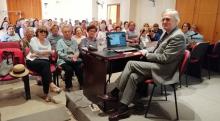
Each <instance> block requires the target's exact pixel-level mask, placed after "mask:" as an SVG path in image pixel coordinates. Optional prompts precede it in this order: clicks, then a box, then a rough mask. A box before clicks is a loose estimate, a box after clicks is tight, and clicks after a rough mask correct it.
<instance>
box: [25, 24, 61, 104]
mask: <svg viewBox="0 0 220 121" xmlns="http://www.w3.org/2000/svg"><path fill="white" fill-rule="evenodd" d="M47 35H48V31H47V28H46V27H45V26H40V27H39V28H38V29H37V30H36V37H33V38H32V39H31V42H30V52H29V54H28V55H27V57H26V58H27V60H26V64H27V67H28V68H29V69H30V70H33V71H35V72H37V73H38V74H39V75H40V76H41V77H42V83H43V92H44V96H43V98H44V100H45V101H46V102H50V101H53V99H52V98H51V97H50V95H49V89H50V90H51V91H54V92H57V93H59V92H61V89H60V88H59V87H57V86H56V85H55V84H54V83H53V82H52V77H51V71H50V61H49V56H50V54H51V52H52V51H51V45H50V42H49V41H48V40H47V39H46V38H47Z"/></svg>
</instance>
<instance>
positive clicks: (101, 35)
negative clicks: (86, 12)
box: [96, 23, 108, 51]
mask: <svg viewBox="0 0 220 121" xmlns="http://www.w3.org/2000/svg"><path fill="white" fill-rule="evenodd" d="M107 32H108V28H107V26H106V25H105V24H104V23H102V24H100V26H99V32H98V35H97V37H96V39H97V42H98V50H100V51H102V50H103V49H104V48H106V46H107V42H106V33H107Z"/></svg>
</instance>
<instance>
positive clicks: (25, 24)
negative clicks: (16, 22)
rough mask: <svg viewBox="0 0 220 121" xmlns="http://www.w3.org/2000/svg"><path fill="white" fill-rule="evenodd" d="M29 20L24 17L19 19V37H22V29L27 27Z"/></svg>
mask: <svg viewBox="0 0 220 121" xmlns="http://www.w3.org/2000/svg"><path fill="white" fill-rule="evenodd" d="M29 24H30V23H29V20H28V19H24V20H21V28H20V29H19V35H20V37H21V38H23V37H24V31H25V29H26V28H27V27H29Z"/></svg>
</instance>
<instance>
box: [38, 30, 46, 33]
mask: <svg viewBox="0 0 220 121" xmlns="http://www.w3.org/2000/svg"><path fill="white" fill-rule="evenodd" d="M39 32H40V33H47V31H45V30H40V31H39Z"/></svg>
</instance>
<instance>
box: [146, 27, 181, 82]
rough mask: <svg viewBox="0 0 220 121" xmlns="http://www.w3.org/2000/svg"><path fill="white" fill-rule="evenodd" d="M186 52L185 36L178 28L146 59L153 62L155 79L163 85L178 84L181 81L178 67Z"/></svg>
mask: <svg viewBox="0 0 220 121" xmlns="http://www.w3.org/2000/svg"><path fill="white" fill-rule="evenodd" d="M162 37H163V35H162ZM162 37H161V38H162ZM184 51H185V37H184V34H183V32H182V31H181V30H180V29H178V28H176V29H175V30H174V31H173V32H171V33H170V34H169V35H167V37H166V38H165V39H164V40H162V42H161V43H160V44H159V46H158V47H157V48H156V49H155V51H154V52H153V53H149V54H148V55H147V57H146V58H147V60H148V61H150V62H152V63H151V64H150V65H151V67H152V68H151V72H152V77H153V79H154V80H156V81H157V82H158V83H163V84H172V83H175V82H177V81H178V80H179V69H178V66H179V63H180V61H181V60H182V57H183V54H184Z"/></svg>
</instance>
